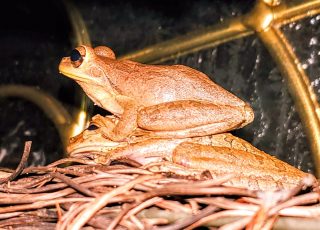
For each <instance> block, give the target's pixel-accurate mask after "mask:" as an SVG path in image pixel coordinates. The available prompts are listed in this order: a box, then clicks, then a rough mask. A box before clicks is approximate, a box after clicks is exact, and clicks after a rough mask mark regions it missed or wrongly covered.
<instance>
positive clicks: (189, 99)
mask: <svg viewBox="0 0 320 230" xmlns="http://www.w3.org/2000/svg"><path fill="white" fill-rule="evenodd" d="M59 72H60V73H61V74H63V75H64V76H66V77H68V78H71V79H73V80H75V81H76V82H77V83H78V84H79V85H80V86H81V87H82V89H83V90H84V92H85V93H86V94H87V95H88V97H89V98H90V99H91V100H92V101H93V102H94V104H95V105H97V106H99V107H101V108H103V109H105V110H106V111H108V112H110V113H111V114H113V115H115V116H117V117H119V118H120V119H119V121H118V122H117V123H116V124H114V126H112V125H109V126H105V127H103V128H102V129H101V132H102V133H103V135H105V136H106V137H107V138H108V139H111V140H113V141H121V140H125V139H126V138H128V137H130V135H132V133H134V130H136V129H137V128H140V129H144V130H147V131H149V132H148V135H149V136H153V137H159V138H187V137H195V136H205V135H211V134H217V133H224V132H227V131H230V130H234V129H239V128H242V127H244V126H245V125H247V124H249V123H251V122H252V121H253V119H254V112H253V109H252V108H251V106H250V105H249V104H248V103H247V102H244V101H243V100H241V99H240V98H238V97H237V96H235V95H234V94H232V93H231V92H229V91H227V90H226V89H224V88H223V87H221V86H219V85H218V84H216V83H215V82H214V81H213V80H211V79H210V78H209V77H208V76H207V75H206V74H204V73H202V72H200V71H198V70H196V69H193V68H191V67H188V66H185V65H151V64H142V63H138V62H135V61H131V60H122V59H116V56H115V54H114V52H113V51H112V49H110V48H109V47H107V46H97V47H95V48H93V47H91V46H86V45H81V46H79V47H76V48H75V49H73V50H72V51H71V54H70V56H67V57H63V58H62V60H61V62H60V64H59Z"/></svg>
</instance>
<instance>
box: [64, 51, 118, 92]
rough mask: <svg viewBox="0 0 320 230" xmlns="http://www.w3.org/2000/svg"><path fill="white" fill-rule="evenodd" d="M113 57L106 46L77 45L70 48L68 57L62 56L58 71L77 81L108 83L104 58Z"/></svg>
mask: <svg viewBox="0 0 320 230" xmlns="http://www.w3.org/2000/svg"><path fill="white" fill-rule="evenodd" d="M110 59H115V54H114V53H113V51H112V50H111V49H110V48H108V47H106V46H98V47H96V48H94V49H93V48H91V47H89V46H84V45H82V46H79V47H77V48H75V49H74V50H72V52H71V54H70V56H69V57H64V58H62V60H61V62H60V65H59V71H60V73H62V74H63V75H65V76H67V77H69V78H71V79H74V80H75V81H77V82H78V83H89V84H90V85H98V86H99V85H100V86H104V87H106V85H108V82H106V81H108V79H107V78H108V75H107V70H106V64H105V63H106V60H110Z"/></svg>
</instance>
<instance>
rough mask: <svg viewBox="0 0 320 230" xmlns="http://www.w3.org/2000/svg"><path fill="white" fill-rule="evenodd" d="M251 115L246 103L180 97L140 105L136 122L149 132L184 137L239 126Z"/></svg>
mask: <svg viewBox="0 0 320 230" xmlns="http://www.w3.org/2000/svg"><path fill="white" fill-rule="evenodd" d="M253 117H254V114H253V110H252V109H251V107H250V106H249V105H247V104H245V105H244V106H241V107H240V106H230V105H216V104H213V103H211V102H208V101H193V100H181V101H174V102H166V103H162V104H158V105H153V106H149V107H144V108H142V109H140V110H139V113H138V120H137V124H138V126H139V127H140V128H142V129H146V130H151V131H153V132H152V133H151V134H150V135H151V136H159V137H170V138H171V137H175V138H184V137H193V136H204V135H210V134H216V133H223V132H226V131H229V130H233V129H237V128H241V127H243V126H245V125H246V124H248V123H250V122H252V120H253Z"/></svg>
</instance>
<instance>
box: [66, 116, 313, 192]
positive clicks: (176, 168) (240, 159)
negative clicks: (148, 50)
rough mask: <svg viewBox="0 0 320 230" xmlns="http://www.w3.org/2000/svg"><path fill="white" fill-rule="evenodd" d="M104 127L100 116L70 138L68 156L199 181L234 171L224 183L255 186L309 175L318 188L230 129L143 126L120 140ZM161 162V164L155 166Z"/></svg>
mask: <svg viewBox="0 0 320 230" xmlns="http://www.w3.org/2000/svg"><path fill="white" fill-rule="evenodd" d="M108 120H109V122H116V121H117V120H118V118H116V117H114V116H109V117H108ZM105 125H106V123H105V117H103V116H101V115H95V116H94V117H93V118H92V120H91V122H90V125H89V126H88V128H87V129H85V130H84V131H83V132H82V133H80V134H79V135H77V136H74V137H72V138H71V139H70V141H69V145H68V147H67V151H68V154H69V156H70V157H76V158H91V159H94V161H95V163H97V164H103V165H109V164H110V163H111V162H114V161H117V160H123V159H129V160H132V161H136V162H138V163H139V164H140V165H142V166H143V167H147V165H150V170H151V171H153V172H161V173H170V174H177V175H181V176H195V177H196V178H198V179H201V175H203V172H206V171H208V172H210V176H211V177H212V178H213V179H215V178H221V177H223V176H224V175H228V174H230V175H234V176H233V177H231V179H230V180H228V181H226V182H225V183H224V184H223V185H227V186H233V187H237V188H246V189H250V190H260V191H275V190H280V189H286V190H288V189H293V188H294V187H295V186H298V185H299V184H300V183H301V182H302V180H304V179H305V178H308V179H310V181H311V184H313V185H314V187H316V186H318V182H317V180H316V178H315V177H314V176H313V175H311V174H309V173H305V172H303V171H301V170H299V169H297V168H295V167H293V166H291V165H289V164H288V163H286V162H283V161H281V160H279V159H277V158H276V157H273V156H271V155H269V154H267V153H265V152H263V151H261V150H259V149H257V148H256V147H254V146H253V145H251V144H250V143H249V142H247V141H245V140H243V139H241V138H239V137H236V136H234V135H232V134H231V133H219V134H212V135H206V136H200V137H187V138H155V137H150V136H146V135H143V130H139V128H138V129H137V130H135V132H134V134H133V135H132V136H131V137H130V141H121V142H115V141H112V140H111V139H108V138H106V137H105V136H104V135H103V134H102V132H101V129H102V128H103V127H104V126H105ZM141 132H142V133H141ZM159 163H160V165H161V167H156V168H155V167H152V166H153V165H154V164H159Z"/></svg>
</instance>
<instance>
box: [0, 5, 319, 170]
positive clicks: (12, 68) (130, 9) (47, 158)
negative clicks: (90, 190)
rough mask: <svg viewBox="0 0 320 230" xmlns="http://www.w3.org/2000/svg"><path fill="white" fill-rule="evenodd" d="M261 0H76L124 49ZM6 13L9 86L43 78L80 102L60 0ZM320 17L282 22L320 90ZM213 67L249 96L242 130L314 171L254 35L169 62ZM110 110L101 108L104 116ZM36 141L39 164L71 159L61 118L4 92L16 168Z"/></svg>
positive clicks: (4, 133)
mask: <svg viewBox="0 0 320 230" xmlns="http://www.w3.org/2000/svg"><path fill="white" fill-rule="evenodd" d="M253 2H254V1H236V0H234V1H208V0H198V1H176V0H171V1H167V0H166V1H147V0H145V1H128V0H127V1H125V0H118V1H75V2H74V3H75V5H76V6H77V8H78V9H79V10H80V13H81V14H82V16H83V18H84V20H85V22H86V24H87V27H88V30H89V34H90V37H91V40H92V43H93V45H94V46H97V45H107V46H109V47H110V48H112V49H113V50H114V51H115V53H116V55H117V56H120V55H123V54H126V53H128V52H130V51H134V50H137V49H140V48H144V47H145V46H148V45H152V44H156V43H158V42H161V41H164V40H167V39H170V38H174V37H176V36H177V35H183V34H186V33H188V32H191V31H196V30H199V29H202V28H204V27H206V26H210V25H214V24H217V23H219V22H221V21H224V20H226V19H227V18H230V17H237V16H239V15H242V14H244V13H246V12H248V11H249V10H250V9H251V8H252V6H253ZM5 9H6V10H4V11H3V12H2V14H0V19H1V20H0V33H1V36H0V50H1V52H0V84H12V83H15V84H26V85H35V86H38V87H40V88H41V89H42V90H44V91H46V92H49V93H50V94H51V95H54V96H55V97H56V98H58V99H59V100H60V101H61V102H62V103H63V104H64V105H65V106H66V108H73V107H75V106H77V103H78V100H79V99H78V98H76V96H75V95H76V94H75V92H76V90H77V89H78V86H77V85H76V84H75V83H74V82H73V81H72V80H69V79H67V78H64V77H62V76H61V75H59V73H58V70H57V67H58V63H59V61H60V59H61V57H62V56H67V55H68V54H69V53H70V51H71V49H72V48H73V47H72V45H71V42H70V41H71V36H72V33H71V29H70V25H69V21H68V17H67V15H66V11H65V10H64V5H63V4H62V3H61V2H60V1H28V2H26V1H10V5H7V6H6V7H5ZM319 23H320V15H318V16H314V17H312V18H306V19H304V20H301V21H298V22H296V23H291V24H289V25H286V26H284V27H283V28H282V30H283V31H284V33H285V35H286V36H287V37H288V38H289V40H290V42H291V43H292V44H293V46H294V48H295V52H296V53H297V55H298V57H299V58H300V60H301V63H302V67H303V68H304V69H305V70H306V72H307V73H308V75H309V78H310V81H311V83H312V86H313V87H314V89H315V91H316V92H317V94H318V95H319V90H320V87H319V80H320V74H319V57H320V47H319V43H318V37H319V35H320V31H319V30H320V29H319ZM173 63H179V64H185V65H188V66H191V67H193V68H195V69H198V70H201V71H203V72H204V73H206V74H208V75H209V76H210V77H211V78H213V79H214V81H216V82H217V83H218V84H220V85H222V86H223V87H224V88H226V89H228V90H230V91H232V92H233V93H234V94H236V95H237V96H239V97H240V98H242V99H243V100H245V101H247V102H249V103H250V104H251V106H252V107H253V109H254V111H255V120H254V122H253V123H252V124H250V125H248V126H246V127H245V128H243V129H241V130H237V131H234V132H233V133H234V134H235V135H237V136H240V137H242V138H243V139H245V140H247V141H249V142H251V143H252V144H253V145H255V146H256V147H258V148H260V149H262V150H264V151H266V152H268V153H270V154H272V155H275V156H277V157H279V158H280V159H282V160H285V161H287V162H288V163H290V164H292V165H294V166H296V167H298V168H301V169H303V170H304V171H308V172H313V171H314V165H313V162H312V158H311V153H310V149H309V147H308V142H307V139H306V136H305V133H304V131H303V128H302V125H301V122H300V119H299V117H298V115H297V112H296V108H295V107H294V105H293V102H292V99H291V97H290V95H289V94H288V91H287V87H286V82H285V81H284V80H283V78H282V77H281V75H280V73H279V71H278V69H277V67H276V65H275V63H274V62H273V61H272V58H271V57H270V55H269V54H268V52H267V50H266V49H265V48H264V46H263V44H262V43H261V42H260V41H259V40H258V39H257V38H256V37H255V36H250V37H247V38H243V39H239V40H235V41H232V42H229V43H226V44H223V45H220V46H218V47H216V48H213V49H208V50H204V51H201V52H197V53H194V54H191V55H187V56H184V57H181V58H178V59H176V60H173V61H168V62H166V64H173ZM97 112H103V111H101V110H99V109H95V113H97ZM25 140H32V141H33V145H32V158H31V159H30V164H33V165H38V164H46V163H48V162H52V161H53V160H54V159H57V158H58V157H61V156H62V147H61V143H60V140H59V136H58V133H57V131H56V130H55V128H54V126H53V124H52V122H51V121H50V120H48V118H47V117H46V116H45V115H44V114H43V113H42V111H41V110H40V109H39V108H37V107H36V106H35V105H33V104H31V103H29V102H27V101H25V100H23V99H12V98H11V99H0V147H1V148H0V164H1V165H2V166H10V167H15V166H16V164H17V162H19V159H20V156H21V151H22V148H23V143H24V141H25Z"/></svg>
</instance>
